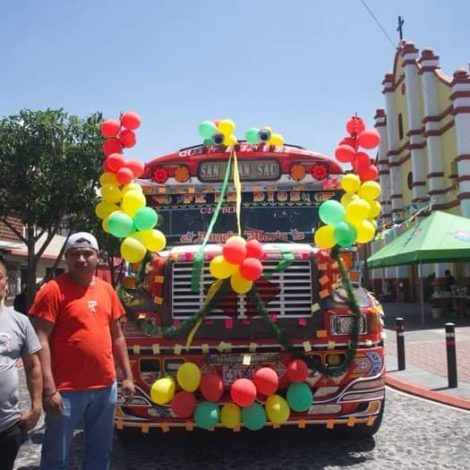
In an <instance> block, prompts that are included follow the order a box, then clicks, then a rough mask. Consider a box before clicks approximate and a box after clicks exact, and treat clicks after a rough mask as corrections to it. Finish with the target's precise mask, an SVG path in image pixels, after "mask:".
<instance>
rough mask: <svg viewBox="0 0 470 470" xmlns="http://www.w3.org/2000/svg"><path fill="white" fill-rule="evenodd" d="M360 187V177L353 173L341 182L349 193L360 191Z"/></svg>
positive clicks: (345, 176)
mask: <svg viewBox="0 0 470 470" xmlns="http://www.w3.org/2000/svg"><path fill="white" fill-rule="evenodd" d="M360 186H361V180H360V178H359V176H357V175H354V174H352V173H348V174H347V175H344V176H343V178H342V180H341V187H342V188H343V189H344V190H345V191H346V192H347V193H355V192H356V191H357V190H358V189H359V187H360Z"/></svg>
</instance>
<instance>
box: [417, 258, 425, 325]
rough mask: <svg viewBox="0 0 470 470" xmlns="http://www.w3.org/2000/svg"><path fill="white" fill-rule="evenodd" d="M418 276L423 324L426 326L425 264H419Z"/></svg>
mask: <svg viewBox="0 0 470 470" xmlns="http://www.w3.org/2000/svg"><path fill="white" fill-rule="evenodd" d="M418 276H419V282H420V286H421V295H420V297H421V326H424V282H423V265H422V264H421V263H419V264H418Z"/></svg>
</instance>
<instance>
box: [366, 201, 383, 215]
mask: <svg viewBox="0 0 470 470" xmlns="http://www.w3.org/2000/svg"><path fill="white" fill-rule="evenodd" d="M381 212H382V206H381V205H380V202H379V201H371V202H370V215H369V217H370V218H373V217H378V216H379V215H380V213H381Z"/></svg>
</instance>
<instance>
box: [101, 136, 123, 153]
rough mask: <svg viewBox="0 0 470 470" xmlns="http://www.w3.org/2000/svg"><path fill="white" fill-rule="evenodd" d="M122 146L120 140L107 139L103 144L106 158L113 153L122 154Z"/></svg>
mask: <svg viewBox="0 0 470 470" xmlns="http://www.w3.org/2000/svg"><path fill="white" fill-rule="evenodd" d="M121 152H122V145H121V142H120V141H119V140H118V139H107V140H105V141H104V143H103V153H104V154H105V155H106V156H109V155H111V154H112V153H121Z"/></svg>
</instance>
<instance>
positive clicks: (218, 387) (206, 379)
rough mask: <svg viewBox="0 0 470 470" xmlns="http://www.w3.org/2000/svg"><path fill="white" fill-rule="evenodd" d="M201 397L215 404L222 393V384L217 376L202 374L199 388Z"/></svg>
mask: <svg viewBox="0 0 470 470" xmlns="http://www.w3.org/2000/svg"><path fill="white" fill-rule="evenodd" d="M199 388H200V390H201V394H202V396H203V397H204V398H205V399H206V400H208V401H213V402H217V401H219V400H220V398H221V397H222V395H223V393H224V382H223V380H222V377H220V375H218V374H214V373H211V374H204V375H203V376H202V378H201V385H200V386H199Z"/></svg>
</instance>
